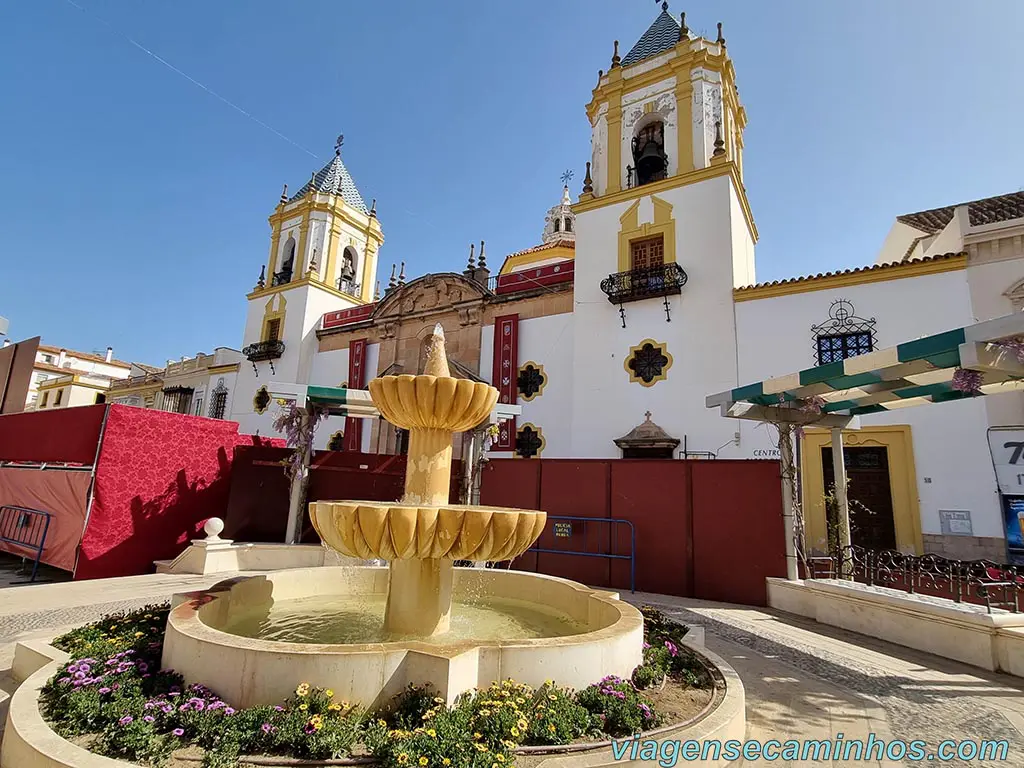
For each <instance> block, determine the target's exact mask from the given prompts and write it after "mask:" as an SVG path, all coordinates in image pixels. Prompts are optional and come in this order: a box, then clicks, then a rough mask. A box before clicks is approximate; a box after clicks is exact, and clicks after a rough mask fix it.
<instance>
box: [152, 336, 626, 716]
mask: <svg viewBox="0 0 1024 768" xmlns="http://www.w3.org/2000/svg"><path fill="white" fill-rule="evenodd" d="M369 389H370V393H371V396H372V398H373V402H374V404H375V405H376V406H377V408H378V410H379V411H380V413H381V414H382V415H383V416H384V418H385V419H387V420H388V421H389V422H391V423H392V424H394V425H396V426H399V427H402V428H404V429H408V430H409V452H408V464H407V469H406V478H405V491H404V495H403V496H402V499H401V501H398V502H380V501H321V502H315V503H312V504H310V506H309V513H310V518H311V520H312V522H313V525H314V526H315V528H316V530H317V532H318V533H319V534H320V537H321V540H322V541H323V543H324V544H325V545H326V546H327V547H330V548H331V549H334V550H336V551H337V552H340V553H341V554H343V555H347V556H350V557H355V558H360V559H364V560H369V559H383V560H386V561H387V562H388V567H387V568H380V567H331V568H297V569H291V570H286V571H275V572H271V573H269V574H267V575H261V576H250V577H239V578H235V579H228V580H225V581H223V582H221V583H219V584H217V585H215V586H214V587H213V588H211V589H209V590H206V591H203V592H196V593H190V594H187V595H178V596H176V597H175V598H174V601H173V604H174V607H173V608H172V610H171V613H170V615H169V617H168V622H167V633H166V635H165V642H164V656H163V666H164V667H165V668H170V669H175V670H177V671H179V672H181V673H182V674H183V675H184V676H185V678H186V680H187V681H188V682H201V683H203V684H205V685H208V686H209V687H211V688H213V689H214V690H216V691H218V692H219V693H220V694H221V695H222V696H223V697H224V699H225V700H227V701H229V702H231V703H232V704H233V705H234V706H246V707H247V706H253V705H260V704H273V703H276V702H278V701H280V700H281V699H283V698H286V697H287V696H288V695H289V694H290V692H291V691H292V690H294V688H295V686H296V685H297V684H298V683H299V682H309V683H312V684H315V685H323V686H326V687H330V688H333V689H334V690H335V692H337V693H338V695H340V696H342V697H344V698H345V699H347V700H349V701H355V702H359V703H361V704H364V705H367V706H376V705H380V704H382V703H383V702H385V701H386V700H387V699H389V698H390V697H391V696H393V695H394V694H396V693H398V692H399V691H400V690H401V689H402V688H403V687H404V686H405V685H408V684H410V683H414V684H422V683H430V684H431V685H432V686H433V687H434V688H435V689H436V690H437V691H438V693H439V694H440V695H441V696H442V697H444V698H445V699H446V700H447V701H449V702H451V701H453V700H454V699H455V697H457V696H458V695H459V694H460V693H462V692H463V691H466V690H469V689H471V688H475V687H486V686H487V685H488V684H489V683H491V682H493V681H495V680H500V679H503V678H507V677H513V678H515V679H516V680H519V681H520V682H524V683H527V684H530V685H534V686H538V685H540V684H542V683H543V681H544V680H546V679H554V680H556V681H557V682H558V683H559V684H561V685H568V686H572V687H575V688H581V687H584V686H586V685H589V684H590V683H592V682H594V681H596V680H598V679H599V678H601V677H603V676H604V675H608V674H615V675H620V676H623V677H626V676H628V675H629V674H630V672H631V671H632V670H633V668H634V667H636V666H637V665H638V664H639V663H640V662H641V660H642V643H643V619H642V617H641V616H640V612H639V611H637V610H636V609H635V608H634V607H632V606H631V605H629V604H628V603H624V602H621V601H620V600H619V599H618V595H616V594H614V593H610V592H603V591H599V590H593V589H590V588H588V587H585V586H583V585H581V584H577V583H575V582H572V581H568V580H565V579H558V578H555V577H551V576H544V575H541V574H534V573H525V572H521V571H503V570H497V569H481V568H453V565H454V561H455V560H471V561H477V562H479V561H504V560H512V559H514V558H516V557H517V556H519V555H521V554H522V553H523V552H525V551H526V550H527V549H528V548H529V547H530V545H531V544H532V543H533V542H534V541H536V540H537V538H538V536H540V534H541V532H542V530H543V528H544V524H545V522H546V515H545V513H544V512H540V511H536V510H522V509H506V508H495V507H484V506H466V505H458V504H449V503H448V493H449V484H450V481H451V457H452V434H453V433H455V432H461V431H466V430H469V429H472V428H474V427H476V426H477V425H479V424H481V423H482V422H483V421H484V420H485V419H486V418H487V416H488V414H489V413H490V412H491V410H492V409H493V408H494V405H495V403H496V401H497V394H498V393H497V391H496V390H495V389H494V388H493V387H491V386H490V385H488V384H485V383H482V382H474V381H469V380H463V379H455V378H453V377H452V376H451V375H450V371H449V368H448V362H447V357H446V354H445V348H444V334H443V331H442V330H441V328H440V326H438V327H437V328H435V330H434V334H433V336H432V337H431V339H430V340H429V348H428V355H427V362H426V366H425V370H424V373H423V374H422V375H419V376H410V375H403V376H384V377H381V378H377V379H374V380H373V381H371V382H370V385H369ZM378 610H380V613H377V611H378ZM456 625H457V627H456Z"/></svg>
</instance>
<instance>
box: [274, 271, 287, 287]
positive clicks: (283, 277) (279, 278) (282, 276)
mask: <svg viewBox="0 0 1024 768" xmlns="http://www.w3.org/2000/svg"><path fill="white" fill-rule="evenodd" d="M291 281H292V271H291V270H290V269H287V270H286V269H282V270H281V271H280V272H275V273H274V276H273V277H272V278H271V280H270V284H271V285H272V286H274V285H287V284H288V283H290V282H291Z"/></svg>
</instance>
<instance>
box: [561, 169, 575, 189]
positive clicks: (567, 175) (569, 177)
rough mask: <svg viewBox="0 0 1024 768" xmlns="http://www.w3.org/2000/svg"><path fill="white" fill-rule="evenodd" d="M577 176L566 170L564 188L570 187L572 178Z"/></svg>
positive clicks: (563, 178)
mask: <svg viewBox="0 0 1024 768" xmlns="http://www.w3.org/2000/svg"><path fill="white" fill-rule="evenodd" d="M575 175H576V174H574V173H573V172H572V171H571V170H569V169H566V171H565V173H563V174H562V186H565V187H568V186H569V182H570V181H572V177H573V176H575Z"/></svg>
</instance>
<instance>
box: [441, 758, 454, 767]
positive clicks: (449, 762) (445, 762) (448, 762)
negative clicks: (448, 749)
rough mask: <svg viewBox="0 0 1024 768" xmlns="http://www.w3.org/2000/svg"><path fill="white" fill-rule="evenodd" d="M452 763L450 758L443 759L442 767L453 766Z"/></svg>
mask: <svg viewBox="0 0 1024 768" xmlns="http://www.w3.org/2000/svg"><path fill="white" fill-rule="evenodd" d="M451 764H452V761H451V758H450V757H444V758H441V765H451Z"/></svg>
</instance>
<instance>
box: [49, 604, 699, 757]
mask: <svg viewBox="0 0 1024 768" xmlns="http://www.w3.org/2000/svg"><path fill="white" fill-rule="evenodd" d="M167 611H168V609H167V608H166V607H165V606H150V607H148V608H146V609H143V610H141V611H135V612H132V613H127V614H118V615H114V616H109V617H107V618H105V619H103V620H101V621H99V622H96V623H94V624H90V625H87V626H85V627H81V628H78V629H75V630H73V631H72V632H70V633H68V634H66V635H63V636H62V637H59V638H57V639H56V640H55V641H54V645H55V646H56V647H58V648H60V649H62V650H64V651H66V652H67V653H68V654H69V655H70V657H71V660H70V661H69V662H67V663H66V664H64V665H62V666H61V668H60V669H59V671H58V672H57V674H56V675H54V676H53V677H52V678H51V679H50V680H49V682H47V683H46V685H45V686H44V688H43V690H42V692H41V695H40V700H39V702H40V711H41V713H42V714H43V716H44V717H45V718H46V720H47V721H48V722H49V724H50V726H51V727H52V728H53V730H54V731H56V732H57V733H58V734H59V735H60V736H62V737H64V738H66V739H72V740H74V741H76V742H77V743H79V744H80V745H82V746H86V747H88V748H89V749H90V750H92V751H93V752H96V753H99V754H102V755H107V756H110V757H115V758H122V759H125V760H131V761H135V762H138V763H141V764H145V765H153V766H168V765H179V764H180V765H191V766H195V764H196V761H197V760H201V761H202V765H203V766H204V767H205V768H218V767H219V766H234V765H238V764H239V762H240V755H276V756H288V757H292V758H303V759H312V760H324V759H330V758H340V757H348V756H362V757H370V758H373V759H374V760H375V761H376V762H378V763H379V764H380V765H382V766H385V767H386V768H398V767H401V766H417V767H418V768H426V767H427V766H441V768H504V766H511V765H513V764H514V762H515V758H516V754H517V753H521V752H523V751H528V750H529V749H531V748H532V749H537V748H545V747H547V748H555V747H557V746H558V745H568V744H573V743H579V742H586V741H595V740H596V741H603V740H606V739H608V738H611V737H624V736H629V735H632V734H635V733H640V732H643V731H648V730H651V729H653V728H657V727H659V726H661V725H663V723H664V722H665V721H666V719H667V720H669V721H670V722H676V721H678V720H682V719H686V718H687V717H690V716H693V715H694V714H696V713H697V712H699V711H701V710H702V708H703V707H704V706H705V705H706V704H707V702H709V701H710V699H711V690H710V689H711V688H712V680H711V677H710V675H709V674H708V672H707V670H706V668H705V666H704V664H703V663H702V662H701V661H700V660H699V659H698V658H697V657H696V656H695V655H694V654H693V653H692V652H690V651H689V650H688V649H686V648H685V647H683V646H682V645H681V640H682V638H683V636H684V635H685V633H686V627H684V626H682V625H680V624H678V623H676V622H673V621H671V620H670V619H668V618H666V617H665V616H664V615H663V614H661V613H659V612H658V611H655V610H653V609H650V608H644V610H643V613H644V628H645V632H644V634H645V649H644V663H643V664H642V665H641V666H639V667H637V668H636V670H634V672H633V676H632V680H623V679H621V678H617V677H613V676H609V677H606V678H604V679H602V680H600V681H598V682H597V683H594V684H593V685H590V686H588V687H587V688H584V689H582V690H580V691H572V690H570V689H567V688H562V687H559V686H557V685H556V684H555V683H554V682H553V681H548V682H546V683H545V684H544V685H542V686H540V687H539V688H537V689H532V688H530V687H529V686H526V685H523V684H521V683H517V682H515V681H513V680H506V681H503V682H500V683H494V684H492V685H491V686H490V687H488V688H486V689H483V690H479V691H474V692H472V693H467V694H464V695H463V696H461V697H459V699H457V700H456V701H455V703H454V704H453V705H452V706H446V705H445V704H444V701H443V700H442V699H440V698H438V697H436V696H435V694H434V692H433V691H431V690H430V689H429V687H410V688H409V689H407V690H406V691H404V692H403V693H402V694H400V695H399V696H398V697H396V698H395V699H394V700H393V701H392V702H391V703H390V704H389V705H388V706H386V707H384V708H383V709H381V710H379V711H376V712H367V711H364V710H363V709H361V708H360V707H358V706H353V705H350V704H349V703H348V702H345V701H341V700H338V699H337V697H335V695H334V692H333V691H331V690H325V689H323V688H318V687H315V686H313V685H310V684H309V683H305V682H302V683H299V684H298V686H297V688H296V689H295V692H294V695H292V696H291V697H289V698H288V699H287V700H286V701H283V702H281V703H280V704H279V705H277V706H268V707H252V708H249V709H242V710H238V711H236V710H235V709H233V708H232V707H231V706H230V705H229V704H228V703H226V702H224V701H222V700H221V699H220V698H219V697H218V696H217V695H216V694H215V693H214V692H213V691H210V690H209V689H207V688H205V687H204V686H201V685H190V686H185V685H184V683H183V681H182V678H181V676H180V675H177V674H176V673H175V672H173V671H172V670H160V669H159V665H160V656H161V651H162V648H163V628H164V626H165V623H166V618H167ZM670 692H671V695H667V694H669V693H670ZM524 747H525V748H527V750H524ZM243 762H244V760H243Z"/></svg>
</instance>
